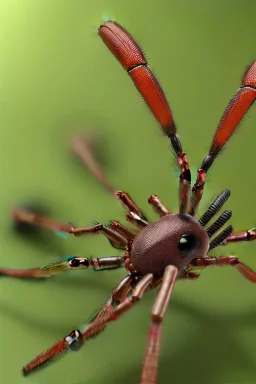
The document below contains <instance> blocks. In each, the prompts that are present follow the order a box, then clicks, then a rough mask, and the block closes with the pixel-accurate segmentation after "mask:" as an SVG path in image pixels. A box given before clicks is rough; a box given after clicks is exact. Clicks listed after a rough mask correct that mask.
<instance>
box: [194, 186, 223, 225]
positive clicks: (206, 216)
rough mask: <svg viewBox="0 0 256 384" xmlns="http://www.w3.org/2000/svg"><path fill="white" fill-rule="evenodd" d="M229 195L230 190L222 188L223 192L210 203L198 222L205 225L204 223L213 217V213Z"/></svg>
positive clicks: (214, 213)
mask: <svg viewBox="0 0 256 384" xmlns="http://www.w3.org/2000/svg"><path fill="white" fill-rule="evenodd" d="M229 196H230V190H229V189H224V191H223V192H221V194H220V195H219V196H218V197H217V199H215V200H214V202H213V203H212V204H211V205H210V207H209V208H208V209H207V211H206V212H205V213H204V214H203V216H202V217H201V218H200V219H199V220H198V221H199V223H200V224H201V225H202V226H203V227H205V226H206V224H208V223H209V221H210V220H211V219H212V218H213V216H214V215H216V213H217V212H218V211H219V210H220V209H221V207H222V206H223V205H224V203H225V202H226V201H227V199H228V198H229Z"/></svg>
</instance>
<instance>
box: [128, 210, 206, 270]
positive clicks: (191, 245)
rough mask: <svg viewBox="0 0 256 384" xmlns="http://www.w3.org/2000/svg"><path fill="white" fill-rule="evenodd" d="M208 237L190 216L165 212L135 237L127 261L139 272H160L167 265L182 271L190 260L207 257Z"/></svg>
mask: <svg viewBox="0 0 256 384" xmlns="http://www.w3.org/2000/svg"><path fill="white" fill-rule="evenodd" d="M208 248H209V237H208V235H207V232H206V231H205V230H204V229H203V227H202V226H201V225H200V224H199V223H198V221H197V220H196V219H194V218H193V217H192V216H190V215H184V214H180V213H176V214H173V215H166V216H163V217H161V218H160V220H158V221H155V222H154V223H152V224H149V225H148V226H146V227H145V228H144V229H142V231H141V232H140V233H139V234H138V235H137V236H136V237H135V239H134V242H133V243H132V246H131V251H130V261H131V263H132V265H133V267H134V268H135V269H136V270H137V271H138V272H140V273H141V274H142V275H146V274H147V273H153V274H154V275H162V274H163V273H164V270H165V268H166V267H167V265H174V266H175V267H177V269H178V271H179V273H182V272H184V270H186V269H187V268H188V266H189V265H190V263H191V261H192V260H193V259H196V258H198V257H206V256H207V251H208Z"/></svg>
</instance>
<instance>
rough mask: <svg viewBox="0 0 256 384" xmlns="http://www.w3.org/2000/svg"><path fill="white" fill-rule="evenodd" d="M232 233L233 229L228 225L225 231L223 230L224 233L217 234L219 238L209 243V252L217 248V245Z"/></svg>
mask: <svg viewBox="0 0 256 384" xmlns="http://www.w3.org/2000/svg"><path fill="white" fill-rule="evenodd" d="M232 232H233V227H232V225H229V226H228V227H227V228H226V229H224V231H222V232H221V233H220V234H219V236H217V237H215V239H213V241H211V242H210V247H209V251H211V250H212V249H214V248H216V247H218V245H220V244H221V243H222V242H223V241H224V240H225V239H226V238H227V237H228V236H230V235H231V233H232Z"/></svg>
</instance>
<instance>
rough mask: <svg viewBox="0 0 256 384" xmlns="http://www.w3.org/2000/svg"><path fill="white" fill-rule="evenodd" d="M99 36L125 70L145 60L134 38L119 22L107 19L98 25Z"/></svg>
mask: <svg viewBox="0 0 256 384" xmlns="http://www.w3.org/2000/svg"><path fill="white" fill-rule="evenodd" d="M98 33H99V35H100V37H101V38H102V40H103V41H104V43H105V44H106V46H107V47H108V49H109V50H110V51H111V52H112V53H113V55H114V56H115V57H116V58H117V60H118V61H119V63H120V64H121V65H122V66H123V67H124V69H125V70H126V71H129V70H130V69H131V68H133V67H136V66H137V65H147V60H146V58H145V56H144V54H143V52H142V50H141V48H140V47H139V45H138V44H137V43H136V41H135V40H134V38H133V37H132V36H131V35H130V34H129V32H127V31H126V30H125V29H124V28H123V27H122V26H121V25H120V24H118V23H116V22H114V21H108V22H107V23H105V24H103V25H101V26H100V28H99V31H98Z"/></svg>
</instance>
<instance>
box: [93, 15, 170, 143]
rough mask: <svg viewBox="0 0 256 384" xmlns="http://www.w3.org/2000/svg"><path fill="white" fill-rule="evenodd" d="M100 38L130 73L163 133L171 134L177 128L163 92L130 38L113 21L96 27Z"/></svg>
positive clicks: (137, 47) (139, 49)
mask: <svg viewBox="0 0 256 384" xmlns="http://www.w3.org/2000/svg"><path fill="white" fill-rule="evenodd" d="M99 35H100V37H101V38H102V40H103V41H104V43H105V44H106V45H107V47H108V48H109V50H110V51H111V52H112V53H113V55H114V56H115V57H116V58H117V60H118V61H119V62H120V63H121V65H122V66H123V68H124V69H125V70H126V71H127V72H128V73H129V75H130V76H131V78H132V80H133V82H134V84H135V85H136V87H137V89H138V91H139V92H140V93H141V95H142V97H143V98H144V100H145V101H146V103H147V105H148V106H149V108H150V109H151V111H152V112H153V114H154V116H155V117H156V119H157V121H158V122H159V123H160V125H161V126H162V128H163V129H164V132H165V133H166V134H167V135H169V136H172V135H174V134H175V133H176V127H175V123H174V120H173V117H172V114H171V110H170V107H169V105H168V102H167V100H166V97H165V95H164V92H163V90H162V88H161V86H160V84H159V82H158V81H157V79H156V77H155V75H154V74H153V73H152V71H151V70H150V69H149V68H148V67H147V61H146V59H145V57H144V54H143V52H142V50H141V48H140V47H139V45H138V44H137V43H136V42H135V40H134V39H133V37H132V36H131V35H130V34H129V33H128V32H127V31H126V30H125V29H124V28H123V27H122V26H121V25H119V24H118V23H115V22H113V21H108V22H107V23H105V24H103V25H102V26H101V27H100V28H99Z"/></svg>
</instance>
